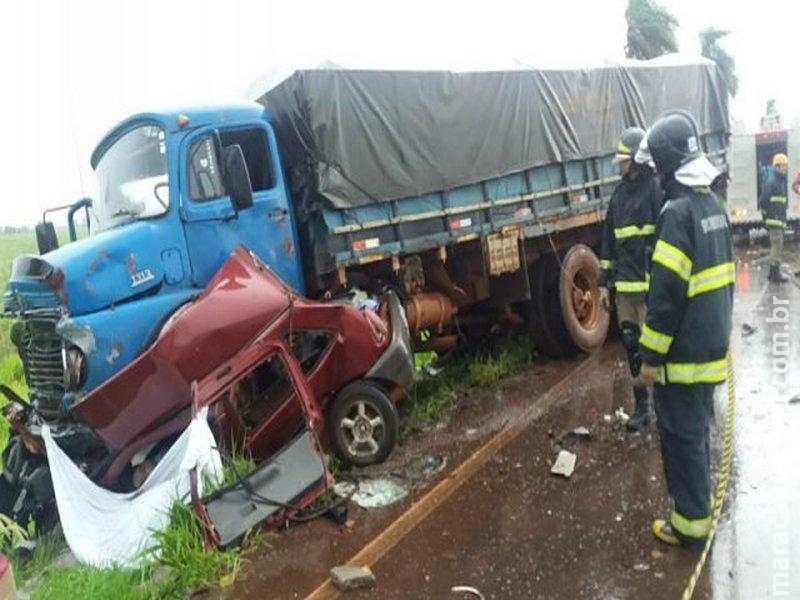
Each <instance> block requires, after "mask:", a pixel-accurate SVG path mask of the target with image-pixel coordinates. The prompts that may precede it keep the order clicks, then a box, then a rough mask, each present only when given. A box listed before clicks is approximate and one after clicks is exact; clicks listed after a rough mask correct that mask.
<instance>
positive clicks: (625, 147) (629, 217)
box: [600, 127, 662, 431]
mask: <svg viewBox="0 0 800 600" xmlns="http://www.w3.org/2000/svg"><path fill="white" fill-rule="evenodd" d="M643 137H644V130H643V129H640V128H638V127H631V128H629V129H626V130H625V131H624V132H623V133H622V136H621V137H620V140H619V143H618V144H617V153H616V156H615V158H614V160H615V162H616V163H617V165H618V167H619V172H620V175H621V176H622V181H621V182H620V183H619V185H617V187H616V189H615V190H614V193H613V194H612V196H611V200H610V201H609V204H608V211H607V212H606V220H605V224H604V225H603V243H602V247H601V250H600V269H601V273H600V285H601V288H600V300H601V302H602V304H603V307H604V308H605V309H606V310H609V311H610V310H611V292H610V290H612V289H613V290H614V292H615V294H614V304H615V305H616V309H617V321H618V322H619V326H620V329H621V330H622V343H623V345H624V346H625V350H626V351H627V353H628V366H629V368H630V372H631V379H632V382H633V397H634V399H635V410H634V413H633V416H632V417H631V418H630V419H629V420H628V422H627V424H626V425H627V427H628V429H629V430H631V431H637V430H639V429H641V428H642V427H644V426H645V425H647V423H648V422H649V413H650V410H649V406H648V405H649V403H648V391H647V387H645V385H644V384H643V383H641V382H640V381H639V378H638V377H639V369H640V367H641V364H642V361H641V357H640V354H639V334H640V333H641V329H642V325H643V324H644V317H645V308H646V305H645V298H646V295H647V288H648V284H649V277H648V273H647V271H648V262H649V257H650V253H651V252H652V251H653V244H654V241H655V232H656V218H657V217H658V212H659V211H660V210H661V198H662V194H661V188H660V187H659V185H658V180H657V178H656V177H655V174H654V173H653V170H652V169H651V168H650V166H649V165H647V164H639V163H637V162H635V161H634V156H635V155H636V151H637V150H638V149H639V144H640V142H641V141H642V138H643Z"/></svg>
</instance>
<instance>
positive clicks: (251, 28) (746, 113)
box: [0, 0, 800, 225]
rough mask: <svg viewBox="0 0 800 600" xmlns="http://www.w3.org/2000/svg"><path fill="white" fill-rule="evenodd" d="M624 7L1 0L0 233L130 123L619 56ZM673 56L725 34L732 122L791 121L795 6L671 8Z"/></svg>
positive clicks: (48, 199)
mask: <svg viewBox="0 0 800 600" xmlns="http://www.w3.org/2000/svg"><path fill="white" fill-rule="evenodd" d="M626 4H627V0H594V1H580V0H573V1H571V2H558V1H554V0H548V1H547V2H539V1H536V0H528V1H527V2H506V1H502V0H492V1H491V2H481V3H480V4H478V3H475V6H476V8H470V6H471V5H472V3H469V2H463V1H461V2H442V1H439V2H437V1H435V0H424V1H417V0H405V1H403V2H391V3H389V2H380V1H374V0H373V1H371V2H367V1H364V2H355V1H352V2H348V1H344V0H338V1H335V2H334V1H331V0H304V1H302V2H285V1H284V2H269V1H266V0H259V1H244V0H242V1H237V0H191V1H188V0H187V1H183V0H136V1H127V2H123V1H121V0H72V1H66V0H3V2H2V3H0V15H1V16H0V61H2V62H1V63H0V64H2V77H3V81H4V82H5V85H4V86H3V88H4V90H5V91H4V92H3V93H2V94H0V108H2V113H0V114H2V116H3V118H4V119H5V120H6V121H7V124H6V126H5V127H3V128H2V130H3V131H4V132H5V139H4V140H3V142H2V143H0V164H1V165H2V170H1V171H0V175H1V176H2V182H3V188H2V189H3V199H2V216H1V217H0V224H15V225H18V224H30V223H33V222H35V221H36V220H37V219H38V218H39V216H40V215H41V212H42V210H43V209H44V208H45V207H47V206H53V205H58V204H65V203H69V202H72V201H74V200H75V199H77V198H79V197H81V196H83V195H86V194H88V193H89V192H90V191H91V185H90V181H91V178H92V173H91V170H90V169H89V165H88V161H89V154H90V153H91V151H92V149H93V147H94V145H95V143H96V142H97V140H98V138H99V137H100V136H101V135H102V134H103V133H104V132H105V131H106V130H108V129H109V128H110V127H111V126H113V125H114V123H116V122H117V121H118V120H120V119H122V118H124V117H125V116H127V115H128V114H130V113H132V112H138V111H141V110H151V109H157V108H159V107H175V106H195V105H198V104H208V103H221V102H228V101H239V100H243V99H252V98H253V97H255V95H256V94H257V93H261V92H262V91H264V88H265V86H266V85H268V84H272V83H275V82H277V80H279V79H280V78H281V77H282V76H285V75H288V74H289V73H291V72H292V71H293V70H295V69H297V68H307V67H313V66H317V65H319V64H320V63H321V62H323V61H331V62H333V63H336V64H338V65H341V66H344V67H358V68H424V69H451V70H471V69H494V68H501V69H502V68H513V67H514V66H519V65H532V66H537V67H551V66H556V67H581V66H592V65H598V64H603V62H604V61H611V62H614V61H618V60H620V59H622V58H623V45H624V42H625V31H626V25H625V20H624V13H625V6H626ZM663 4H664V5H665V6H666V7H667V8H668V9H669V10H670V11H671V12H672V13H673V14H674V15H675V16H676V17H677V18H678V20H679V21H680V27H679V44H680V48H681V51H683V52H688V53H694V54H698V53H699V42H698V38H697V33H698V31H699V30H700V29H702V28H705V27H707V26H709V25H714V26H716V27H720V28H725V29H730V30H731V35H730V36H729V37H728V38H727V40H726V42H725V45H726V47H727V48H728V50H729V51H730V52H731V53H732V54H733V55H734V57H735V58H736V61H737V71H738V74H739V80H740V84H739V96H738V97H737V98H736V100H735V101H734V103H733V104H732V113H733V116H734V117H736V118H739V119H743V120H745V121H746V122H747V124H748V125H749V127H750V128H755V127H756V124H757V122H758V118H759V116H760V114H761V112H762V110H763V107H764V104H765V102H766V100H767V99H768V98H777V99H778V106H779V109H780V110H781V112H782V113H783V115H784V118H785V120H786V121H787V122H790V121H791V120H792V118H793V117H794V115H795V113H800V110H796V109H795V107H797V108H798V109H800V84H799V83H798V82H797V81H795V78H796V77H797V52H798V45H797V41H796V40H797V39H798V37H799V36H798V32H797V29H798V27H800V19H798V16H800V4H799V3H797V1H796V0H795V1H788V0H786V1H782V0H773V1H771V2H758V3H756V2H733V1H731V0H727V1H723V0H709V1H705V2H699V1H698V0H664V2H663Z"/></svg>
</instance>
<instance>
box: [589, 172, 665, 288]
mask: <svg viewBox="0 0 800 600" xmlns="http://www.w3.org/2000/svg"><path fill="white" fill-rule="evenodd" d="M638 169H639V171H638V175H637V176H636V179H633V180H630V179H628V178H624V179H623V180H622V182H621V183H620V184H619V185H617V187H616V189H615V190H614V193H613V194H612V195H611V200H610V201H609V203H608V211H607V212H606V220H605V223H604V225H603V241H602V246H601V249H600V270H601V273H600V284H601V285H602V286H605V287H608V288H611V287H614V288H615V289H616V291H617V293H618V294H619V293H622V294H631V293H644V292H646V291H647V288H648V265H647V263H648V261H649V256H650V253H651V252H652V251H653V243H654V238H655V232H656V219H657V217H658V212H659V210H661V198H662V192H661V187H660V186H659V184H658V179H657V178H656V176H655V174H654V173H653V170H652V169H650V168H649V167H647V166H639V167H638Z"/></svg>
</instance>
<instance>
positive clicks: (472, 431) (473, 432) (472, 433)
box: [464, 427, 478, 437]
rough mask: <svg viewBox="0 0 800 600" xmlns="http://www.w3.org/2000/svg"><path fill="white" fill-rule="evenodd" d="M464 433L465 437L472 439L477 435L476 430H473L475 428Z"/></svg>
mask: <svg viewBox="0 0 800 600" xmlns="http://www.w3.org/2000/svg"><path fill="white" fill-rule="evenodd" d="M464 433H465V434H466V435H467V437H472V436H473V435H477V433H478V430H477V429H475V428H472V427H470V428H469V429H467V430H466V431H465V432H464Z"/></svg>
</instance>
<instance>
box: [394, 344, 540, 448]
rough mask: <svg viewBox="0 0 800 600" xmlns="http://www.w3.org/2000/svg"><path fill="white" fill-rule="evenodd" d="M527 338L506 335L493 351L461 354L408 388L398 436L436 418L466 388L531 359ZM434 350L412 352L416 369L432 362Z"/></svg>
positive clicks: (491, 381) (487, 381) (510, 372)
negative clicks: (433, 373) (406, 401)
mask: <svg viewBox="0 0 800 600" xmlns="http://www.w3.org/2000/svg"><path fill="white" fill-rule="evenodd" d="M533 356H534V350H533V346H532V344H531V343H530V341H529V340H527V339H525V340H519V339H511V338H509V339H506V340H504V341H503V342H502V343H501V344H499V347H498V348H496V349H495V350H494V351H493V352H488V353H484V354H478V355H468V356H464V357H462V358H460V359H458V360H456V361H454V362H453V363H451V364H448V365H447V367H446V368H445V369H443V370H442V371H441V372H439V373H438V374H437V375H435V376H425V377H424V378H423V379H422V380H421V381H419V382H418V383H417V384H416V385H415V386H414V389H413V390H412V392H411V400H412V401H411V403H410V407H408V408H407V409H406V410H407V414H405V415H404V418H403V420H402V422H401V425H400V436H401V439H403V440H405V439H407V438H408V437H409V436H410V435H411V434H412V433H414V432H415V431H419V430H421V429H422V428H423V427H425V426H426V425H430V424H432V423H436V422H438V421H440V420H441V419H442V418H443V416H444V415H445V413H447V412H448V411H449V410H451V409H452V408H453V407H454V406H455V402H456V399H457V398H458V396H459V394H461V393H463V392H464V391H466V390H468V389H470V388H478V387H485V386H489V385H492V384H495V383H497V382H498V381H499V380H500V379H502V378H503V377H508V376H509V375H513V374H514V373H516V372H517V371H519V370H520V368H522V367H523V366H524V365H526V364H528V363H530V362H531V360H533ZM434 359H435V354H433V353H427V354H425V355H416V356H415V361H414V362H415V365H416V367H417V371H418V372H419V373H425V371H426V367H427V366H428V365H429V364H433V361H434Z"/></svg>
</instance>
